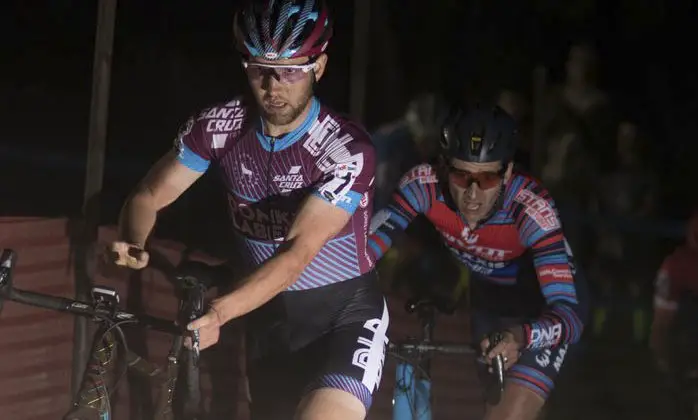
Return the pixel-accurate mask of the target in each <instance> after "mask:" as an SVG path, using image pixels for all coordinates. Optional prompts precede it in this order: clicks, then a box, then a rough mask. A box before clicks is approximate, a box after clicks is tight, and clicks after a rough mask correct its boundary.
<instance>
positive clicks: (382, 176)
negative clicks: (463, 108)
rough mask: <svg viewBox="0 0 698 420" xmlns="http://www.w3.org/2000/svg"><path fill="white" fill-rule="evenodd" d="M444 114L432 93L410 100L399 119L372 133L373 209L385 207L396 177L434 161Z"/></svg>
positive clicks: (445, 108)
mask: <svg viewBox="0 0 698 420" xmlns="http://www.w3.org/2000/svg"><path fill="white" fill-rule="evenodd" d="M447 113H448V106H447V105H446V102H445V101H444V99H442V98H441V97H440V96H439V95H436V94H433V93H425V94H422V95H419V96H417V97H416V98H414V99H413V100H412V101H411V102H410V103H409V104H408V106H407V110H406V112H405V115H404V117H403V118H401V119H400V120H398V121H394V122H392V123H389V124H386V125H384V126H383V127H381V128H379V129H378V130H377V131H376V132H375V133H373V143H374V145H375V147H376V156H377V159H376V160H377V164H376V191H375V196H374V203H375V207H374V209H375V210H376V211H377V210H379V209H381V208H383V207H384V206H386V205H387V204H388V201H389V199H390V195H391V194H392V193H393V190H394V189H395V188H396V187H397V184H398V181H399V180H400V177H401V176H402V175H403V174H405V173H406V172H407V171H408V170H409V169H410V168H412V167H413V166H415V165H417V164H419V163H422V162H428V161H430V160H432V159H434V158H435V157H436V155H437V153H438V147H439V136H440V128H441V122H442V120H443V119H444V118H445V117H446V115H447Z"/></svg>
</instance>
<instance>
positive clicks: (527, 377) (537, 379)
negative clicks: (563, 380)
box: [471, 311, 571, 400]
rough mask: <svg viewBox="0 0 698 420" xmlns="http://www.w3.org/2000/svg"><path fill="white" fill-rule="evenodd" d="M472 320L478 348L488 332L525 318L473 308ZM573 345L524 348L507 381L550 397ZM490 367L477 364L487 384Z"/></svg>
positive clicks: (545, 397)
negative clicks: (494, 313)
mask: <svg viewBox="0 0 698 420" xmlns="http://www.w3.org/2000/svg"><path fill="white" fill-rule="evenodd" d="M471 319H472V326H471V328H472V331H473V339H474V343H475V344H476V345H477V347H478V349H479V347H480V341H481V340H482V339H483V338H484V337H485V336H486V335H487V334H490V333H491V332H493V331H502V330H504V329H506V328H509V327H513V326H516V325H521V324H522V323H523V322H524V321H525V320H524V319H516V318H503V317H500V316H497V315H493V314H490V313H487V312H484V311H474V312H473V314H472V318H471ZM570 347H571V346H570V345H567V344H563V345H560V346H558V347H556V348H554V349H538V350H528V349H525V350H522V351H521V356H520V357H519V360H518V361H517V362H516V364H515V365H514V366H512V367H510V368H509V370H508V371H507V373H506V381H507V382H512V383H516V384H519V385H522V386H524V387H526V388H528V389H530V390H531V391H533V392H535V393H536V394H538V395H540V396H541V398H543V400H547V398H548V396H549V395H550V392H552V390H553V388H554V385H555V379H556V378H557V376H558V375H559V373H560V369H561V368H562V365H563V363H564V361H565V356H566V355H567V353H568V351H569V350H570ZM487 370H488V366H487V365H484V364H482V363H478V376H479V378H480V380H481V382H482V383H483V384H486V383H487V382H486V381H487V377H488V375H490V373H488V371H487Z"/></svg>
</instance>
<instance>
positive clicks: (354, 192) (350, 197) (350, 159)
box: [314, 124, 376, 214]
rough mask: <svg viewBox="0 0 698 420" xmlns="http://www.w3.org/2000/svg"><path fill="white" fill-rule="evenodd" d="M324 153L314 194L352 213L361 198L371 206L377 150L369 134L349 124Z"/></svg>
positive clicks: (365, 203)
mask: <svg viewBox="0 0 698 420" xmlns="http://www.w3.org/2000/svg"><path fill="white" fill-rule="evenodd" d="M324 156H325V157H324V159H321V163H320V167H321V170H322V172H323V176H322V181H321V182H320V183H319V184H318V185H317V186H316V188H315V191H314V195H315V196H317V197H320V198H322V199H323V200H325V201H327V202H328V203H331V204H333V205H335V206H337V207H339V208H341V209H343V210H345V211H347V212H348V213H349V214H354V212H355V211H356V209H357V208H358V207H359V204H360V203H361V202H362V200H364V205H368V204H369V203H368V200H369V198H370V196H371V195H372V194H371V189H372V188H373V183H374V181H375V179H374V178H375V172H376V167H375V166H376V161H375V150H374V148H373V143H371V140H370V138H369V136H368V134H367V133H365V132H364V131H362V130H361V129H359V128H358V127H356V126H354V125H353V124H346V125H345V126H344V127H342V129H341V130H340V131H339V132H338V134H337V136H336V138H335V140H333V141H332V142H331V143H330V144H329V145H328V146H327V149H326V150H325V151H324Z"/></svg>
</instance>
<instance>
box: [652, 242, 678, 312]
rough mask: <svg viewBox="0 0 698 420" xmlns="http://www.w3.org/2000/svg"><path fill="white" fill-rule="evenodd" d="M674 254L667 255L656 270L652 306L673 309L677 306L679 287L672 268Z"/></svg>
mask: <svg viewBox="0 0 698 420" xmlns="http://www.w3.org/2000/svg"><path fill="white" fill-rule="evenodd" d="M674 265H675V261H674V255H673V254H672V255H669V256H668V257H666V258H665V259H664V261H663V262H662V266H661V267H660V268H659V271H658V272H657V278H656V279H655V285H654V286H655V287H654V307H655V308H658V309H665V310H669V311H675V310H677V309H678V308H679V297H680V295H681V287H680V284H679V282H678V277H677V276H676V274H675V272H674V271H675V270H674Z"/></svg>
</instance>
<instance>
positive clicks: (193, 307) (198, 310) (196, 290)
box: [180, 276, 205, 366]
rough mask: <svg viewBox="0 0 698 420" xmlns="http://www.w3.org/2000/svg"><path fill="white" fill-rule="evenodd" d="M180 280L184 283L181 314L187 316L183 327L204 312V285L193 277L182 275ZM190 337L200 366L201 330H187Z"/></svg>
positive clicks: (195, 361)
mask: <svg viewBox="0 0 698 420" xmlns="http://www.w3.org/2000/svg"><path fill="white" fill-rule="evenodd" d="M180 280H181V281H182V283H183V284H184V286H185V287H184V290H183V291H184V300H183V301H182V305H183V307H182V308H181V309H180V316H181V317H187V318H186V319H182V320H181V321H182V322H181V324H182V327H183V328H186V326H187V325H189V323H190V322H192V321H195V320H197V319H199V318H201V317H202V316H203V314H204V291H205V289H204V287H203V286H202V285H201V284H199V283H198V282H197V281H196V279H194V278H193V277H191V278H188V277H187V276H183V277H180ZM187 332H188V335H189V337H190V338H191V350H192V351H193V352H194V364H195V365H197V366H198V364H199V357H200V355H201V347H200V338H201V336H200V334H199V330H198V329H196V330H193V331H187Z"/></svg>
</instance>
